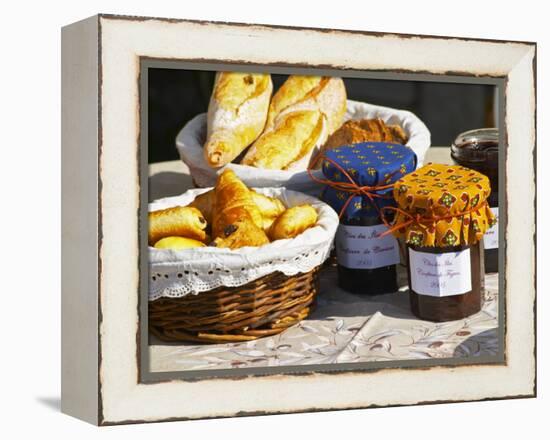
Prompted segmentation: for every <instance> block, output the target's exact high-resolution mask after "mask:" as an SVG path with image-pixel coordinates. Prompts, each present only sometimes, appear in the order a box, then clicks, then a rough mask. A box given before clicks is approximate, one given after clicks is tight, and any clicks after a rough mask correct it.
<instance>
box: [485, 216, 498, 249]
mask: <svg viewBox="0 0 550 440" xmlns="http://www.w3.org/2000/svg"><path fill="white" fill-rule="evenodd" d="M491 211H493V214H495V217H496V218H497V223H496V224H495V225H493V226H492V227H491V229H489V230H488V231H487V232H485V235H484V236H483V247H484V248H485V249H498V207H497V208H491Z"/></svg>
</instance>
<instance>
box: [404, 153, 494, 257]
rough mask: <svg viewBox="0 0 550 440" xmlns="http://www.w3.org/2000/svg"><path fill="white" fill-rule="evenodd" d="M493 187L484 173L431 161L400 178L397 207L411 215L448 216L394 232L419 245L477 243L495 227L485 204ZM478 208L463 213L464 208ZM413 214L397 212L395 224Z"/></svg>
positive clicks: (491, 214) (466, 209)
mask: <svg viewBox="0 0 550 440" xmlns="http://www.w3.org/2000/svg"><path fill="white" fill-rule="evenodd" d="M490 193H491V186H490V183H489V178H488V177H486V176H484V175H483V174H481V173H479V172H477V171H474V170H471V169H469V168H465V167H462V166H457V165H442V164H432V163H429V164H427V165H425V166H424V167H422V168H419V169H418V170H416V171H415V172H413V173H410V174H408V175H406V176H404V177H402V178H400V179H399V180H398V181H397V182H396V183H395V187H394V190H393V194H394V198H395V200H396V201H397V206H398V207H399V208H401V209H402V210H403V211H406V212H407V213H408V214H410V215H413V216H414V215H417V214H420V216H422V217H446V216H453V217H451V218H446V219H441V220H437V221H433V222H421V223H417V222H413V223H412V224H411V225H409V226H407V227H405V228H401V229H399V230H397V231H395V235H397V236H400V237H403V238H404V239H405V240H406V241H407V243H410V244H414V245H417V246H457V245H465V244H474V243H476V242H478V241H479V240H481V238H482V237H483V234H485V231H486V230H487V229H489V228H490V227H491V226H493V225H494V224H495V222H496V218H495V216H494V214H493V213H492V211H491V209H490V208H489V206H488V205H487V204H486V203H485V201H486V200H487V198H488V197H489V194H490ZM476 207H479V208H478V209H477V210H475V209H474V211H472V212H470V213H468V214H464V215H461V214H462V213H463V212H464V211H469V210H471V209H472V208H476ZM409 219H410V217H408V216H406V215H404V214H402V213H397V214H396V216H395V220H394V224H395V225H398V224H400V223H404V222H406V221H407V220H409Z"/></svg>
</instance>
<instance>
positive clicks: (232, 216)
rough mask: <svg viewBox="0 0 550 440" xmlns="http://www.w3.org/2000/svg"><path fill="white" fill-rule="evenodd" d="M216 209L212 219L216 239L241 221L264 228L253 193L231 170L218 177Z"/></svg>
mask: <svg viewBox="0 0 550 440" xmlns="http://www.w3.org/2000/svg"><path fill="white" fill-rule="evenodd" d="M215 207H216V209H215V210H214V214H213V218H212V235H213V237H214V238H217V237H220V236H222V235H223V234H224V233H225V232H226V227H227V226H229V225H232V224H234V223H235V222H236V221H237V220H239V219H243V220H246V221H250V222H252V223H254V224H255V225H256V226H257V227H258V228H262V226H263V220H262V214H261V212H260V209H259V208H258V206H257V205H256V204H255V203H254V201H253V199H252V191H250V190H249V189H248V187H247V186H246V185H245V184H244V183H243V182H242V181H241V180H240V179H239V178H238V177H237V175H236V174H235V172H234V171H233V170H231V169H228V168H226V169H225V170H224V171H223V172H222V173H221V174H220V175H219V177H218V182H217V183H216V201H215ZM260 230H261V229H260ZM261 231H262V233H263V230H261Z"/></svg>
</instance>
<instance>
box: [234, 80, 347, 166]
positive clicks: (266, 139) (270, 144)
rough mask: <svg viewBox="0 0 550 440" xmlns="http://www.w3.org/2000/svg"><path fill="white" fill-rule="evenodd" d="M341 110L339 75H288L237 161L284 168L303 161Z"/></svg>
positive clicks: (335, 122)
mask: <svg viewBox="0 0 550 440" xmlns="http://www.w3.org/2000/svg"><path fill="white" fill-rule="evenodd" d="M345 112H346V89H345V86H344V82H343V81H342V79H341V78H329V77H308V76H296V75H291V76H290V77H289V78H288V79H287V80H286V81H285V83H284V84H283V85H282V86H281V88H280V89H279V90H278V91H277V93H275V95H274V96H273V99H272V102H271V104H270V107H269V113H268V116H267V122H266V127H265V129H264V131H263V133H262V135H261V136H260V137H259V138H258V139H257V140H256V141H255V142H254V143H253V144H252V146H251V147H250V149H249V150H248V151H247V153H246V154H245V156H244V158H243V160H242V161H241V163H243V164H245V165H251V166H255V167H259V168H266V169H288V170H291V169H294V168H297V167H299V166H302V165H304V164H307V163H308V162H309V160H310V158H311V155H312V154H313V153H314V151H316V150H317V148H319V147H320V146H321V145H322V144H324V143H325V141H326V139H327V137H328V136H329V135H330V134H331V133H332V132H334V131H335V130H336V129H337V128H338V127H339V126H340V125H341V124H342V120H343V117H344V114H345Z"/></svg>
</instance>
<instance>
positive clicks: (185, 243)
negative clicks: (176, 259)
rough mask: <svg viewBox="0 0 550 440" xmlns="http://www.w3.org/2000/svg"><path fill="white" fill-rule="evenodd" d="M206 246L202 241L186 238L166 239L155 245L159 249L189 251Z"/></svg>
mask: <svg viewBox="0 0 550 440" xmlns="http://www.w3.org/2000/svg"><path fill="white" fill-rule="evenodd" d="M204 246H206V245H205V244H204V243H203V242H202V241H198V240H193V239H192V238H185V237H164V238H161V239H160V240H159V241H157V242H156V243H155V246H154V247H155V248H157V249H175V250H178V249H188V248H197V247H204Z"/></svg>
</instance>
